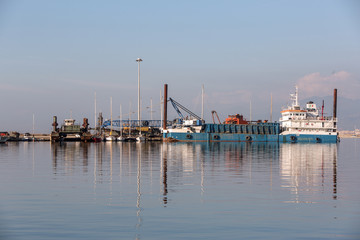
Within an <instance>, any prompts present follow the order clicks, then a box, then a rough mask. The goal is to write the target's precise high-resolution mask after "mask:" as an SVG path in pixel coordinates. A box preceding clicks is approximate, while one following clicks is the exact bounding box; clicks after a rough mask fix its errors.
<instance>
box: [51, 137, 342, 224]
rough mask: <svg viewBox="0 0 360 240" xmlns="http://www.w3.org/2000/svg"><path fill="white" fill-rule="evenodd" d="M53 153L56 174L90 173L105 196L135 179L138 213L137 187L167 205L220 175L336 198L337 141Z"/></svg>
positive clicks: (71, 147) (131, 146) (119, 146)
mask: <svg viewBox="0 0 360 240" xmlns="http://www.w3.org/2000/svg"><path fill="white" fill-rule="evenodd" d="M51 152H52V162H53V172H54V175H76V174H79V172H80V173H87V174H89V171H90V172H93V180H94V182H93V184H94V189H96V186H97V185H99V184H103V183H109V186H110V187H109V199H110V198H111V195H112V194H113V193H112V184H113V182H116V183H117V184H119V185H121V186H123V187H125V186H126V187H129V186H131V184H133V182H134V181H135V182H136V185H135V186H134V187H135V189H136V195H137V201H136V202H137V203H136V208H137V215H139V216H140V213H141V211H142V210H141V206H140V205H141V198H142V192H141V189H147V190H149V189H150V190H151V192H152V194H159V197H160V199H161V203H162V205H163V206H164V207H166V206H167V205H168V204H169V203H170V202H171V195H170V194H171V193H174V192H180V191H183V190H184V189H185V188H186V187H185V186H190V185H191V186H199V188H198V190H199V192H200V193H201V195H203V194H204V193H206V186H207V183H208V182H209V179H210V180H211V181H214V180H215V181H216V179H217V178H218V177H219V176H220V177H226V178H227V181H229V183H233V184H237V183H244V182H249V183H251V182H252V181H254V182H255V181H265V183H268V184H269V185H270V186H272V184H279V185H281V187H282V188H287V189H289V190H290V191H291V193H292V196H295V197H294V199H292V200H291V201H294V202H296V201H313V199H308V197H309V196H310V195H309V194H310V193H311V192H312V191H321V192H323V193H325V194H329V193H331V197H332V198H333V199H336V198H337V145H336V144H278V143H151V142H149V143H98V144H91V143H90V144H89V143H65V144H58V143H56V144H51ZM90 174H91V173H90ZM133 178H135V179H133ZM132 179H133V180H132ZM229 179H230V180H229ZM264 179H265V180H264ZM153 189H157V190H156V192H157V193H155V192H154V191H153ZM307 193H309V194H307ZM301 196H304V200H300V198H301ZM309 198H310V197H309ZM140 223H141V222H139V224H140Z"/></svg>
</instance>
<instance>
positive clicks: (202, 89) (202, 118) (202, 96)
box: [201, 84, 204, 120]
mask: <svg viewBox="0 0 360 240" xmlns="http://www.w3.org/2000/svg"><path fill="white" fill-rule="evenodd" d="M201 120H204V84H203V85H202V88H201Z"/></svg>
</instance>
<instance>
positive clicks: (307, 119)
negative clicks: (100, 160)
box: [0, 84, 340, 143]
mask: <svg viewBox="0 0 360 240" xmlns="http://www.w3.org/2000/svg"><path fill="white" fill-rule="evenodd" d="M298 99H299V96H298V87H297V86H296V87H295V93H293V94H290V100H291V101H292V103H291V105H289V106H287V107H286V108H285V109H284V110H282V111H281V114H282V116H281V118H280V119H279V122H277V121H275V122H269V121H268V120H257V121H247V120H246V119H245V118H244V116H243V115H240V114H235V115H229V116H228V117H227V118H226V119H225V121H223V122H221V121H220V119H219V116H218V115H217V113H216V111H212V118H213V123H206V122H205V120H204V119H203V117H200V116H198V115H197V114H195V113H194V112H192V111H191V110H189V109H188V108H187V107H185V106H183V105H182V104H181V103H179V102H178V101H176V100H174V99H173V98H171V97H170V98H169V99H168V85H167V84H165V85H164V101H163V108H162V112H163V117H162V120H146V119H141V118H140V116H141V111H140V106H139V110H138V116H139V117H138V119H137V120H130V119H128V120H122V119H121V116H120V120H114V119H113V118H112V111H111V117H110V119H108V120H105V121H104V119H103V116H102V113H101V112H100V113H99V114H98V116H97V121H96V126H95V127H92V128H91V127H90V126H89V120H88V118H83V121H82V124H80V123H77V122H76V120H75V119H72V118H69V119H64V121H63V123H61V124H59V123H58V118H57V116H53V121H52V124H51V126H52V132H51V133H50V134H30V133H25V134H20V133H17V132H10V133H7V132H1V133H0V136H1V139H0V141H1V143H5V142H7V141H51V142H68V141H81V142H102V141H114V142H117V141H118V142H122V141H125V142H143V141H166V142H177V141H184V142H280V143H337V142H338V141H340V137H339V133H338V131H337V125H338V121H337V89H334V95H333V115H332V116H324V103H323V105H322V107H321V108H317V105H316V104H315V103H314V102H312V101H309V102H308V103H307V104H306V107H305V108H301V107H300V104H299V100H298ZM139 102H140V100H139ZM168 103H171V105H172V106H173V108H174V110H175V111H176V113H177V114H178V118H176V119H174V120H173V121H169V120H168V115H167V113H168ZM111 104H112V102H111ZM111 109H112V107H111ZM215 116H216V118H217V121H218V123H216V122H215V121H216V118H215Z"/></svg>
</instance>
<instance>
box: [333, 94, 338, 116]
mask: <svg viewBox="0 0 360 240" xmlns="http://www.w3.org/2000/svg"><path fill="white" fill-rule="evenodd" d="M336 113H337V89H336V88H335V89H334V108H333V118H334V119H335V118H336V117H337V115H336Z"/></svg>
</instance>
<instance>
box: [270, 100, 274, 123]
mask: <svg viewBox="0 0 360 240" xmlns="http://www.w3.org/2000/svg"><path fill="white" fill-rule="evenodd" d="M270 102H271V103H270V122H272V110H273V98H272V93H271V97H270Z"/></svg>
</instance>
